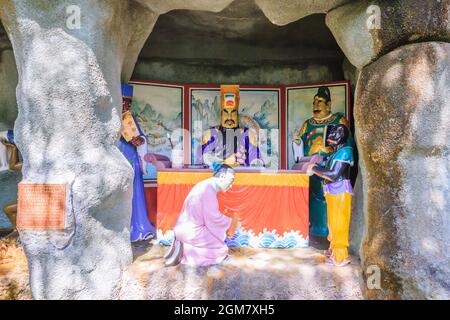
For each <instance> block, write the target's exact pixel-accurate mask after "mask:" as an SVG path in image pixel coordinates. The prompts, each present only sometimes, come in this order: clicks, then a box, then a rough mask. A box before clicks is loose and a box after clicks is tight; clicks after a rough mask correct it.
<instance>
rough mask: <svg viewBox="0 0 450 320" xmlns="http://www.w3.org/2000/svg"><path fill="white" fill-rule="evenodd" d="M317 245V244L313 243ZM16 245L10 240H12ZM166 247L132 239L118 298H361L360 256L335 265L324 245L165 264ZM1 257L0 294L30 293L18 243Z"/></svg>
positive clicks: (234, 251)
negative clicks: (200, 264) (209, 263)
mask: <svg viewBox="0 0 450 320" xmlns="http://www.w3.org/2000/svg"><path fill="white" fill-rule="evenodd" d="M315 246H316V247H321V244H315ZM13 247H14V246H13ZM165 250H167V247H163V246H160V245H158V244H156V243H155V242H147V243H145V242H144V243H138V244H133V254H134V261H133V264H132V266H131V268H130V272H129V273H128V274H127V276H126V277H125V280H124V284H123V286H122V287H123V288H124V290H123V293H122V297H121V298H122V299H243V300H245V299H362V298H363V294H362V286H361V285H362V278H361V270H360V267H359V261H358V260H357V258H355V257H352V263H351V264H350V265H348V266H346V267H342V268H336V267H333V266H329V265H326V264H325V263H324V256H323V255H322V254H321V252H322V250H320V249H316V248H312V247H310V248H305V249H284V250H279V249H259V248H258V249H257V248H234V249H233V248H232V249H230V257H229V258H228V259H227V260H226V261H224V262H223V263H222V264H220V265H218V266H213V267H204V268H192V267H189V266H182V265H178V266H176V267H168V268H167V267H164V264H163V263H164V260H163V258H162V255H163V254H164V252H165ZM10 252H12V254H10V257H9V258H8V259H2V260H1V261H0V300H2V299H30V298H31V296H30V291H29V288H28V270H27V266H26V259H25V256H24V255H23V251H22V250H21V248H20V247H17V246H15V247H14V248H13V249H12V250H10Z"/></svg>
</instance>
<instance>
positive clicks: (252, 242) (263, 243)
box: [158, 229, 309, 249]
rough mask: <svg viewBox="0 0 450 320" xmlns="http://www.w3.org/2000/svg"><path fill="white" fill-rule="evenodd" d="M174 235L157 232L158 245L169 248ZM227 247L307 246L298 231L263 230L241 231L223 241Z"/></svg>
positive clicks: (307, 242)
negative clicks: (257, 231) (278, 231)
mask: <svg viewBox="0 0 450 320" xmlns="http://www.w3.org/2000/svg"><path fill="white" fill-rule="evenodd" d="M173 238H174V233H173V231H172V230H169V231H167V232H165V233H163V232H162V231H161V230H158V243H159V244H160V245H164V246H170V245H171V244H172V242H173ZM225 243H226V244H227V246H228V247H251V248H273V249H289V248H306V247H308V246H309V241H308V238H306V239H305V238H304V237H303V236H302V235H301V234H300V232H299V231H295V230H291V231H290V232H284V233H283V235H279V234H277V232H276V230H272V231H268V230H267V229H264V230H263V232H260V233H259V234H258V235H256V234H255V233H254V232H253V231H252V230H241V231H238V232H236V233H235V234H234V236H233V237H231V238H228V237H227V239H226V240H225Z"/></svg>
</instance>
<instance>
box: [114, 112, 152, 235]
mask: <svg viewBox="0 0 450 320" xmlns="http://www.w3.org/2000/svg"><path fill="white" fill-rule="evenodd" d="M133 119H134V121H135V122H136V126H137V128H138V130H139V133H140V136H142V137H145V136H144V133H143V132H142V130H141V128H140V127H139V124H138V123H137V121H136V119H135V118H134V117H133ZM119 149H120V151H121V152H122V153H123V155H124V156H125V158H127V160H128V161H129V162H130V164H131V166H132V167H133V170H134V179H133V209H132V213H131V226H130V234H131V237H130V238H131V241H132V242H134V241H139V240H146V239H148V238H150V237H151V236H152V235H156V229H155V227H154V226H153V225H152V224H151V223H150V221H149V220H148V216H147V203H146V201H145V192H144V179H143V178H142V170H141V160H140V158H139V155H138V152H137V150H136V147H135V146H134V145H133V144H132V143H129V142H126V141H125V139H123V138H122V137H121V138H120V142H119Z"/></svg>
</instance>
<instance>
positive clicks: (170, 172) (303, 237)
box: [156, 169, 309, 248]
mask: <svg viewBox="0 0 450 320" xmlns="http://www.w3.org/2000/svg"><path fill="white" fill-rule="evenodd" d="M211 176H212V172H211V170H207V169H164V170H160V171H159V172H158V179H157V181H158V191H157V194H158V196H157V197H158V199H157V218H156V225H157V226H156V227H157V229H158V238H162V239H163V241H162V243H164V240H167V241H168V242H170V241H171V240H169V239H167V237H169V238H170V235H169V236H168V234H169V233H170V230H171V229H172V228H173V226H174V224H175V222H176V220H177V218H178V215H179V212H180V211H181V208H182V206H183V202H184V199H185V198H186V196H187V195H188V193H189V191H190V190H191V189H192V187H193V186H194V185H195V184H196V183H198V182H200V181H201V180H204V179H206V178H209V177H211ZM308 201H309V177H308V176H307V175H306V174H304V173H301V172H299V171H292V170H290V171H288V170H279V171H275V172H272V171H261V170H252V171H250V170H245V171H244V170H242V171H240V170H239V169H237V170H236V179H235V181H234V184H233V187H232V188H231V189H230V190H229V191H228V192H226V193H223V192H221V193H219V207H220V210H221V211H222V212H223V210H224V209H225V208H226V209H228V210H229V211H231V212H233V211H234V212H237V214H238V217H239V221H240V223H241V226H242V228H241V229H240V230H239V231H237V232H236V234H235V235H234V236H233V238H231V239H227V242H228V245H229V246H252V247H270V248H292V247H304V246H307V245H308V229H309V211H308V210H309V206H308ZM172 237H173V234H172Z"/></svg>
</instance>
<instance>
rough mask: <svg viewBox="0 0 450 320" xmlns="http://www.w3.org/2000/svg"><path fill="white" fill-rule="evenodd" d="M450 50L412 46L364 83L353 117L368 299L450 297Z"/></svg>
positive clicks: (371, 70)
mask: <svg viewBox="0 0 450 320" xmlns="http://www.w3.org/2000/svg"><path fill="white" fill-rule="evenodd" d="M449 75H450V44H449V43H443V42H429V43H420V44H411V45H406V46H402V47H399V48H398V49H396V50H394V51H392V52H390V53H388V54H387V55H384V56H382V57H381V58H379V59H378V60H377V61H375V62H373V63H372V64H370V65H369V66H367V67H365V68H364V69H363V70H362V72H361V75H360V78H359V81H358V85H357V89H356V101H355V109H354V115H355V120H356V129H357V135H356V136H357V142H358V148H359V151H360V153H359V155H360V167H361V173H362V178H363V181H364V184H363V190H364V201H365V206H364V211H365V219H366V221H367V225H368V228H367V231H366V233H365V234H364V239H363V245H362V249H361V258H362V263H363V267H364V268H367V267H368V266H371V265H376V266H378V267H379V268H380V269H381V276H382V286H381V290H375V289H374V290H368V292H367V294H368V297H369V298H382V299H385V298H388V299H397V298H402V299H448V298H449V297H450V282H449V279H450V267H449V266H450V264H449V262H450V254H449V252H448V250H447V248H448V243H449V241H450V220H449V219H450V216H449V214H448V213H449V211H450V203H449V201H448V194H449V191H450V152H449V144H448V141H449V138H450V130H449V127H450V114H449V110H450V104H449V101H450V95H449V90H448V87H449V85H450V82H449V81H450V78H449Z"/></svg>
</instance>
